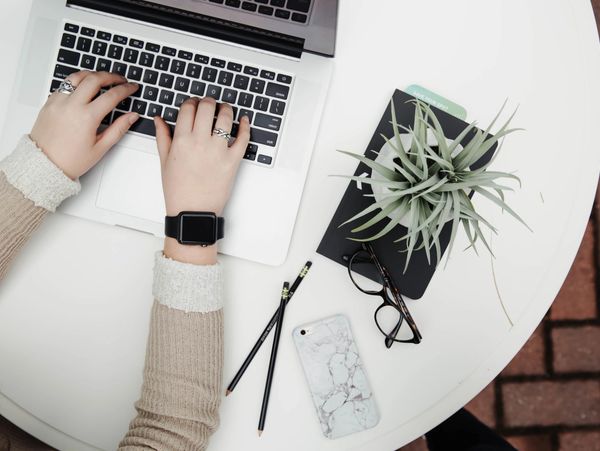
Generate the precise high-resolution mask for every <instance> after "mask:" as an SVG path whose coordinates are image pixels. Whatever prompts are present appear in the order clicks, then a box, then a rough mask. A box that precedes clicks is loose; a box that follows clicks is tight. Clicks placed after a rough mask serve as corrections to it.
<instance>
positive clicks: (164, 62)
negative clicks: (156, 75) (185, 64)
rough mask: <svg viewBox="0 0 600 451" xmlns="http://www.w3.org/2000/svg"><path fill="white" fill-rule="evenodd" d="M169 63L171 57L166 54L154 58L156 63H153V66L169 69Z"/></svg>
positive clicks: (159, 68)
mask: <svg viewBox="0 0 600 451" xmlns="http://www.w3.org/2000/svg"><path fill="white" fill-rule="evenodd" d="M170 64H171V58H167V57H166V56H159V57H157V58H156V64H155V65H154V68H155V69H158V70H169V65H170Z"/></svg>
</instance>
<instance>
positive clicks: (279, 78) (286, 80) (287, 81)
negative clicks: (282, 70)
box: [277, 74, 292, 85]
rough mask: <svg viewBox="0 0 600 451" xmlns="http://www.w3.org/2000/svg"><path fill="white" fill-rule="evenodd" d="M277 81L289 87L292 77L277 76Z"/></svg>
mask: <svg viewBox="0 0 600 451" xmlns="http://www.w3.org/2000/svg"><path fill="white" fill-rule="evenodd" d="M277 81H278V82H280V83H285V84H286V85H289V84H290V83H291V82H292V77H290V76H289V75H285V74H277Z"/></svg>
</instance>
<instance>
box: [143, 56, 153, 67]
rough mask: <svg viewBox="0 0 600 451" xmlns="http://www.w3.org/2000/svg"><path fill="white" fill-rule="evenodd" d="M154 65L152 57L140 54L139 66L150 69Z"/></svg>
mask: <svg viewBox="0 0 600 451" xmlns="http://www.w3.org/2000/svg"><path fill="white" fill-rule="evenodd" d="M153 65H154V55H153V54H152V53H148V52H142V55H141V56H140V66H144V67H152V66H153Z"/></svg>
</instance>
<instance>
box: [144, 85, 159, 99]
mask: <svg viewBox="0 0 600 451" xmlns="http://www.w3.org/2000/svg"><path fill="white" fill-rule="evenodd" d="M143 97H144V99H146V100H152V101H155V100H156V99H157V98H158V88H156V87H154V86H146V87H145V88H144V96H143Z"/></svg>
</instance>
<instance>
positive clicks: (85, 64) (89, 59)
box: [81, 55, 96, 70]
mask: <svg viewBox="0 0 600 451" xmlns="http://www.w3.org/2000/svg"><path fill="white" fill-rule="evenodd" d="M81 67H82V68H83V69H89V70H94V67H96V57H95V56H92V55H83V57H82V58H81Z"/></svg>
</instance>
